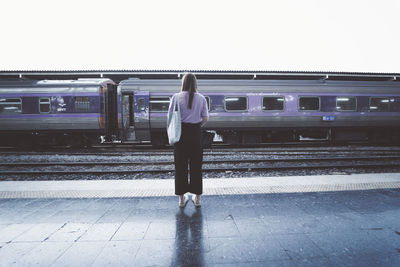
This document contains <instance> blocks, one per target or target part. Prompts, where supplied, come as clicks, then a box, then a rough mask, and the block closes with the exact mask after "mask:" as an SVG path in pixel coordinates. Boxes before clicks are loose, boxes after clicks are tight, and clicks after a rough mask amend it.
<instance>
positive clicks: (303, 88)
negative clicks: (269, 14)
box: [119, 79, 400, 94]
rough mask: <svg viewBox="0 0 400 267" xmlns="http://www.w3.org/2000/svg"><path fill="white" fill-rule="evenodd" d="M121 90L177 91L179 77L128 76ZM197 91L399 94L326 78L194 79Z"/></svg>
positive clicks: (374, 84) (387, 85)
mask: <svg viewBox="0 0 400 267" xmlns="http://www.w3.org/2000/svg"><path fill="white" fill-rule="evenodd" d="M119 85H120V88H121V90H122V92H128V91H149V92H165V93H171V92H177V91H179V90H180V87H181V81H180V80H140V79H128V80H124V81H121V82H120V84H119ZM198 87H199V91H200V92H205V93H207V92H210V93H211V92H237V93H239V92H246V93H257V92H315V93H317V92H341V93H367V92H368V93H397V94H398V93H400V84H399V83H397V82H388V81H385V82H378V81H368V82H367V81H327V80H198Z"/></svg>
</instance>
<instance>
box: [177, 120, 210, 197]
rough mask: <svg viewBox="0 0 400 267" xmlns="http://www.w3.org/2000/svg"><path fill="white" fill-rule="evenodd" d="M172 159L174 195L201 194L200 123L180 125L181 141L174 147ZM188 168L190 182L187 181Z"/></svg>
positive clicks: (201, 156) (201, 152)
mask: <svg viewBox="0 0 400 267" xmlns="http://www.w3.org/2000/svg"><path fill="white" fill-rule="evenodd" d="M174 158H175V194H176V195H183V194H185V193H187V192H190V193H193V194H197V195H201V194H202V193H203V179H202V171H201V165H202V163H203V148H202V147H201V125H200V123H197V124H192V123H182V134H181V139H180V140H179V142H178V143H176V144H175V146H174ZM188 165H189V166H188ZM188 167H189V174H190V180H189V179H188V178H189V177H188Z"/></svg>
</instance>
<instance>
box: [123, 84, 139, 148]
mask: <svg viewBox="0 0 400 267" xmlns="http://www.w3.org/2000/svg"><path fill="white" fill-rule="evenodd" d="M133 100H134V93H133V92H128V93H124V94H123V95H122V120H123V128H124V129H123V131H124V135H123V138H122V140H124V141H134V140H135V139H136V136H135V127H134V126H135V118H134V114H135V113H134V101H133Z"/></svg>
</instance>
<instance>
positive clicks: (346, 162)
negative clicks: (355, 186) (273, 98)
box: [0, 155, 400, 177]
mask: <svg viewBox="0 0 400 267" xmlns="http://www.w3.org/2000/svg"><path fill="white" fill-rule="evenodd" d="M104 166H107V167H108V168H104ZM156 166H158V168H155V167H156ZM398 166H400V155H395V156H393V155H390V156H385V155H384V156H350V157H349V156H346V157H344V156H340V157H337V156H336V157H308V158H268V159H240V160H205V161H203V171H204V172H226V171H230V172H232V171H271V170H274V171H283V170H301V169H303V170H305V169H326V168H330V169H345V168H366V169H371V168H393V167H398ZM21 167H28V168H30V170H24V169H23V170H20V169H19V168H21ZM48 167H58V168H60V167H61V168H64V169H62V170H60V169H54V168H53V169H46V168H48ZM69 167H73V168H76V167H82V168H80V169H78V170H77V169H72V168H69ZM121 167H123V168H124V169H121ZM132 167H133V168H132ZM0 168H7V169H6V170H1V171H0V177H1V176H4V175H70V174H80V175H89V174H91V175H101V174H121V175H123V174H125V175H126V174H138V173H158V174H170V173H171V172H174V166H173V161H151V162H150V161H148V162H146V161H138V162H25V163H21V162H16V163H0ZM9 168H17V169H14V170H10V169H9ZM32 168H33V170H32ZM35 168H39V169H35ZM129 168H132V169H129Z"/></svg>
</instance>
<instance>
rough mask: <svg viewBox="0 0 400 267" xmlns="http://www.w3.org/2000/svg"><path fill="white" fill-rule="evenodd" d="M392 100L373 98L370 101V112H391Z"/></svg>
mask: <svg viewBox="0 0 400 267" xmlns="http://www.w3.org/2000/svg"><path fill="white" fill-rule="evenodd" d="M389 104H390V99H389V97H371V98H370V99H369V110H370V111H378V112H382V111H389Z"/></svg>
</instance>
